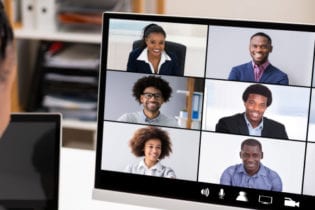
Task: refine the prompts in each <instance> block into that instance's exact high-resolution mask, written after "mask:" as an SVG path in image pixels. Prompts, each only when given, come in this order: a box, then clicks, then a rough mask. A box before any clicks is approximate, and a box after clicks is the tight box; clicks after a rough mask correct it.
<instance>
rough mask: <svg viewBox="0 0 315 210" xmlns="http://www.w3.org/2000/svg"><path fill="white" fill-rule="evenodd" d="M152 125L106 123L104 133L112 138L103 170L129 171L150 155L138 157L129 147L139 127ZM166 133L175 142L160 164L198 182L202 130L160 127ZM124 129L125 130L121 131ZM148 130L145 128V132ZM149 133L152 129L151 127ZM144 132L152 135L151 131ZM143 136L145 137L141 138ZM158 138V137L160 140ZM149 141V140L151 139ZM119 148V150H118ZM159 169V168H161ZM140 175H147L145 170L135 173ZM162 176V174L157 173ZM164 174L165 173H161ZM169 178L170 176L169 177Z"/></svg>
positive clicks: (177, 175) (105, 145)
mask: <svg viewBox="0 0 315 210" xmlns="http://www.w3.org/2000/svg"><path fill="white" fill-rule="evenodd" d="M143 128H148V126H146V125H134V124H126V123H110V122H105V123H104V131H103V132H104V133H106V138H107V139H108V141H104V143H103V149H102V150H103V154H104V155H103V157H102V170H111V171H118V172H125V173H126V172H127V171H126V169H127V168H128V166H130V165H134V164H137V166H136V167H137V168H139V167H140V166H139V162H140V161H142V160H144V159H145V158H147V159H149V157H146V156H144V155H143V156H135V155H134V154H133V153H132V149H131V148H130V146H129V141H130V139H131V138H132V137H133V135H134V134H135V132H136V131H137V130H139V129H143ZM154 128H158V129H161V130H162V131H164V132H166V135H167V136H168V137H169V140H170V142H171V150H172V151H171V152H170V153H169V155H168V156H166V157H164V158H163V159H161V160H160V164H162V165H163V166H164V167H167V168H168V170H170V169H171V170H172V172H173V173H174V174H175V177H169V178H176V179H184V180H192V181H197V169H198V150H199V144H200V143H199V139H200V132H198V131H194V130H182V129H173V128H164V127H157V126H155V127H154ZM122 130H123V131H124V132H121V131H122ZM144 132H145V131H144ZM146 132H150V129H149V130H148V131H146ZM143 135H149V134H148V133H146V134H143ZM140 138H141V137H140ZM156 138H157V137H155V138H154V139H156ZM148 140H149V139H148ZM117 151H119V152H117ZM157 170H158V169H157ZM134 173H135V174H138V175H145V171H144V170H141V169H139V171H138V172H134ZM156 176H158V175H156ZM160 176H162V175H161V174H160ZM165 177H167V176H165Z"/></svg>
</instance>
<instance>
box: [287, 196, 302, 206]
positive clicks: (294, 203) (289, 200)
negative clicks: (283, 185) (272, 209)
mask: <svg viewBox="0 0 315 210" xmlns="http://www.w3.org/2000/svg"><path fill="white" fill-rule="evenodd" d="M284 206H288V207H300V202H298V201H295V200H293V199H292V198H289V197H285V198H284Z"/></svg>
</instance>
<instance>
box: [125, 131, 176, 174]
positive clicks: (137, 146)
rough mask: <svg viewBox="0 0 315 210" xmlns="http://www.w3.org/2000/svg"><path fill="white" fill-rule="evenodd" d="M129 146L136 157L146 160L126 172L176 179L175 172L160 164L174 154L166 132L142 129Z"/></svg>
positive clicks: (134, 164) (127, 168)
mask: <svg viewBox="0 0 315 210" xmlns="http://www.w3.org/2000/svg"><path fill="white" fill-rule="evenodd" d="M129 146H130V148H131V151H132V153H133V154H134V155H135V156H136V157H144V158H143V159H141V160H140V161H139V162H137V163H133V164H130V165H128V166H127V167H126V169H125V172H128V173H133V174H142V175H150V176H158V177H166V178H176V175H175V172H174V170H173V169H171V168H170V167H167V166H164V165H162V164H161V162H160V161H161V160H162V159H163V158H164V157H166V156H169V155H170V153H171V152H172V148H171V147H172V143H171V140H170V138H169V136H168V134H167V132H166V131H163V130H162V129H160V128H158V127H153V126H148V127H144V128H140V129H138V130H136V132H135V133H134V135H133V137H132V138H131V139H130V141H129Z"/></svg>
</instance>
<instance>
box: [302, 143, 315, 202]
mask: <svg viewBox="0 0 315 210" xmlns="http://www.w3.org/2000/svg"><path fill="white" fill-rule="evenodd" d="M306 154H307V155H306V167H305V178H304V190H303V194H305V195H313V196H314V195H315V180H314V173H315V162H314V161H315V159H314V156H315V143H308V144H307V152H306Z"/></svg>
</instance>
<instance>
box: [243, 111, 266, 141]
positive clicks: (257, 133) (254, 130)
mask: <svg viewBox="0 0 315 210" xmlns="http://www.w3.org/2000/svg"><path fill="white" fill-rule="evenodd" d="M244 118H245V121H246V125H247V128H248V132H249V135H251V136H261V132H262V129H263V128H264V118H262V119H261V122H260V123H259V125H258V126H257V127H256V128H253V126H252V124H250V122H249V120H248V119H247V117H246V114H245V113H244Z"/></svg>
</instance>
